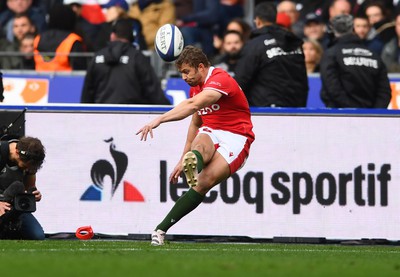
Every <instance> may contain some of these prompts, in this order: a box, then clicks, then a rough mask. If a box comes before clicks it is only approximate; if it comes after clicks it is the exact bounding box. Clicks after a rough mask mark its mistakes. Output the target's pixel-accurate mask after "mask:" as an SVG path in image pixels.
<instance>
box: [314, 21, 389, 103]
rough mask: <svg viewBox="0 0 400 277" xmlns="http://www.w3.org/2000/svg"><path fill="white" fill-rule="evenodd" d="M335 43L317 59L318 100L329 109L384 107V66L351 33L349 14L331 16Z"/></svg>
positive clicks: (386, 81) (386, 99) (386, 97)
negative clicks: (319, 73) (318, 65)
mask: <svg viewBox="0 0 400 277" xmlns="http://www.w3.org/2000/svg"><path fill="white" fill-rule="evenodd" d="M331 25H332V30H333V32H334V35H335V37H336V38H337V41H336V43H335V44H334V45H333V46H332V47H330V48H329V49H328V50H326V51H325V53H324V55H323V57H322V61H321V80H322V89H321V99H322V100H323V101H324V103H325V105H326V106H327V107H329V108H387V107H388V104H389V102H390V98H391V91H390V85H389V79H388V76H387V71H386V67H385V65H384V64H383V62H382V60H381V59H380V57H379V56H378V55H376V54H374V53H373V52H372V51H370V50H369V49H368V48H367V47H366V46H365V45H364V43H363V42H362V40H361V39H360V38H359V37H358V36H357V35H355V34H354V33H353V17H352V16H351V15H339V16H336V17H334V18H333V19H332V23H331Z"/></svg>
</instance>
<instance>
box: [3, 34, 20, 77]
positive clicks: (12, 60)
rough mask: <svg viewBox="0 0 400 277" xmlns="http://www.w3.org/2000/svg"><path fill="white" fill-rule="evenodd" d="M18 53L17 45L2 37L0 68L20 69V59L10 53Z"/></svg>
mask: <svg viewBox="0 0 400 277" xmlns="http://www.w3.org/2000/svg"><path fill="white" fill-rule="evenodd" d="M13 52H18V48H17V47H16V45H15V44H14V43H12V42H10V41H9V40H7V39H6V38H4V37H0V68H1V69H14V68H18V66H19V62H20V58H19V57H17V56H15V55H12V54H10V53H13Z"/></svg>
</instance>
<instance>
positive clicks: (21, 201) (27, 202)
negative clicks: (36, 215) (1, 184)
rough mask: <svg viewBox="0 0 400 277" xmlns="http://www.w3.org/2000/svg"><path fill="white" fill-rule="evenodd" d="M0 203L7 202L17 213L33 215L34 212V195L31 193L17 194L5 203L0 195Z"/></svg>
mask: <svg viewBox="0 0 400 277" xmlns="http://www.w3.org/2000/svg"><path fill="white" fill-rule="evenodd" d="M0 201H5V202H9V203H10V204H11V205H12V209H11V210H14V211H17V212H23V213H33V212H35V211H36V200H35V195H33V194H32V193H17V194H16V195H15V196H14V197H13V199H12V200H11V201H7V200H6V199H5V197H4V196H3V195H1V194H0Z"/></svg>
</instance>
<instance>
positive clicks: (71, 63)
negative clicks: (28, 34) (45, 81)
mask: <svg viewBox="0 0 400 277" xmlns="http://www.w3.org/2000/svg"><path fill="white" fill-rule="evenodd" d="M75 23H76V15H75V13H74V12H73V11H72V9H71V7H70V6H67V5H55V6H54V7H53V8H52V9H51V11H50V14H49V30H47V31H45V32H43V33H41V34H39V35H38V36H36V38H35V41H34V47H35V50H34V53H35V57H34V59H35V69H36V70H37V71H71V70H85V69H86V58H84V57H71V56H70V54H71V53H74V54H77V53H78V54H79V53H84V52H85V48H84V45H83V43H82V38H81V37H80V36H78V35H77V34H75V33H74V30H75ZM53 53H54V54H53Z"/></svg>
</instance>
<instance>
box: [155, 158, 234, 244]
mask: <svg viewBox="0 0 400 277" xmlns="http://www.w3.org/2000/svg"><path fill="white" fill-rule="evenodd" d="M229 173H230V169H229V165H228V163H227V162H226V160H225V159H224V158H223V157H222V155H221V154H219V153H218V152H215V153H214V155H213V156H212V158H211V161H210V162H209V163H208V165H207V166H206V167H204V169H203V170H202V172H201V173H200V174H199V175H198V181H197V185H196V186H195V187H191V188H190V189H189V190H188V191H187V192H186V193H185V194H184V195H182V196H181V197H180V198H179V199H178V201H176V203H175V205H174V206H173V207H172V209H171V211H170V212H169V213H168V214H167V216H166V217H165V218H164V220H163V221H162V222H161V223H160V224H159V225H158V226H157V228H156V231H154V232H153V234H152V242H151V244H152V245H162V244H163V243H164V236H165V232H166V231H167V230H168V229H169V228H171V227H172V225H174V224H175V223H177V222H178V221H179V220H180V219H181V218H183V217H184V216H185V215H187V214H188V213H190V212H191V211H193V210H194V209H195V208H197V206H199V205H200V203H201V202H203V199H204V196H205V194H206V193H207V192H208V191H209V190H210V189H211V188H213V187H214V186H215V185H217V184H219V183H220V182H221V181H223V180H225V179H226V178H228V177H229Z"/></svg>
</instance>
